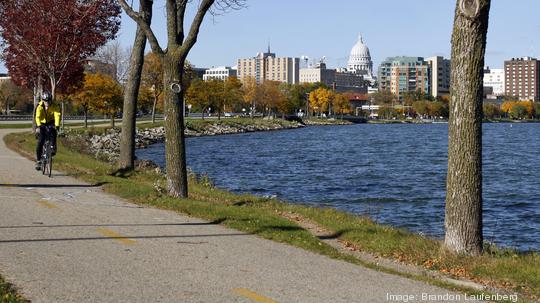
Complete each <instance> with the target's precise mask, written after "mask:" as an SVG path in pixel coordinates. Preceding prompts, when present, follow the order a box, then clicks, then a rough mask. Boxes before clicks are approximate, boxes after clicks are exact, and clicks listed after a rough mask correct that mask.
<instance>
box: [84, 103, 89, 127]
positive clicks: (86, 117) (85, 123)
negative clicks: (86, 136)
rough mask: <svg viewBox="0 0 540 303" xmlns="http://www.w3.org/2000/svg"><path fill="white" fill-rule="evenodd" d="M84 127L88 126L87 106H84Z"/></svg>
mask: <svg viewBox="0 0 540 303" xmlns="http://www.w3.org/2000/svg"><path fill="white" fill-rule="evenodd" d="M84 128H88V108H86V107H84Z"/></svg>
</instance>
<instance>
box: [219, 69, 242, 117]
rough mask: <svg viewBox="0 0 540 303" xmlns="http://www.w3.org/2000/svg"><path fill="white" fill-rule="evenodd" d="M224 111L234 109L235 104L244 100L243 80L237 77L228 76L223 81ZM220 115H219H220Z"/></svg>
mask: <svg viewBox="0 0 540 303" xmlns="http://www.w3.org/2000/svg"><path fill="white" fill-rule="evenodd" d="M222 100H223V111H226V110H227V108H228V109H229V110H231V111H232V109H233V107H234V104H235V103H237V102H238V101H239V100H242V82H240V80H238V78H236V77H228V78H227V79H226V80H225V81H224V83H223V98H222ZM218 117H219V116H218Z"/></svg>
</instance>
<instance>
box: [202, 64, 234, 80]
mask: <svg viewBox="0 0 540 303" xmlns="http://www.w3.org/2000/svg"><path fill="white" fill-rule="evenodd" d="M229 77H236V69H235V68H233V67H229V66H219V67H212V68H209V69H207V70H206V71H205V72H204V75H203V80H204V81H207V80H209V79H217V80H227V79H228V78H229Z"/></svg>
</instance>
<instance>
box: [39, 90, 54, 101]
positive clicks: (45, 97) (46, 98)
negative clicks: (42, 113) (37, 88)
mask: <svg viewBox="0 0 540 303" xmlns="http://www.w3.org/2000/svg"><path fill="white" fill-rule="evenodd" d="M41 99H42V100H43V101H45V102H48V103H51V101H52V96H51V94H49V93H48V92H44V93H43V94H42V95H41Z"/></svg>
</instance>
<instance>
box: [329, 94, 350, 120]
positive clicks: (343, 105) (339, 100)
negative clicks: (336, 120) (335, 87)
mask: <svg viewBox="0 0 540 303" xmlns="http://www.w3.org/2000/svg"><path fill="white" fill-rule="evenodd" d="M332 107H333V110H334V112H335V113H339V114H341V118H343V114H349V113H350V112H351V103H350V102H349V98H347V96H345V95H344V94H339V93H337V94H335V96H334V100H333V102H332Z"/></svg>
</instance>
